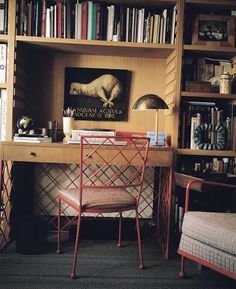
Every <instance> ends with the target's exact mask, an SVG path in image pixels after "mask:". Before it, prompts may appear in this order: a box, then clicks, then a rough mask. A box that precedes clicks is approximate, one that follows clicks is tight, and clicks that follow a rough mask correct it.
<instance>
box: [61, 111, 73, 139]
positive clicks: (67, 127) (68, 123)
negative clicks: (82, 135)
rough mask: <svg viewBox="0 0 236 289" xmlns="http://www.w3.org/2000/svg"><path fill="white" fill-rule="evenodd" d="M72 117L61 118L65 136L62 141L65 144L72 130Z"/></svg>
mask: <svg viewBox="0 0 236 289" xmlns="http://www.w3.org/2000/svg"><path fill="white" fill-rule="evenodd" d="M73 121H74V118H73V117H66V116H64V117H63V133H64V135H65V137H64V139H63V141H64V142H67V141H69V140H70V137H71V133H72V129H73Z"/></svg>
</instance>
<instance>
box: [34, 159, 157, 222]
mask: <svg viewBox="0 0 236 289" xmlns="http://www.w3.org/2000/svg"><path fill="white" fill-rule="evenodd" d="M107 174H108V175H109V172H107ZM78 178H79V168H78V166H77V165H67V164H35V180H34V184H35V185H34V211H35V213H36V214H43V215H48V216H52V222H53V223H54V226H55V227H56V221H57V217H56V216H57V194H58V190H59V189H65V188H68V187H76V186H77V184H78ZM157 197H158V196H157V193H156V192H154V168H152V167H148V168H147V169H146V172H145V178H144V184H143V193H142V198H141V199H140V206H139V208H140V209H139V213H140V217H141V218H144V219H152V218H155V217H156V216H155V214H153V204H154V203H155V202H157ZM62 214H63V215H65V216H74V215H75V212H74V211H73V209H71V208H70V209H69V208H67V207H66V206H65V205H64V207H62ZM90 215H91V214H90ZM53 216H54V217H53ZM105 216H109V217H116V216H117V214H106V215H105ZM124 217H135V216H134V213H133V212H132V211H131V212H126V213H124Z"/></svg>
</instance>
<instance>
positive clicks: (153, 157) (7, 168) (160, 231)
mask: <svg viewBox="0 0 236 289" xmlns="http://www.w3.org/2000/svg"><path fill="white" fill-rule="evenodd" d="M79 148H80V147H79V145H78V144H63V143H39V144H37V143H20V142H19V143H18V142H0V158H1V160H2V162H1V163H2V168H1V171H2V174H1V175H2V180H1V184H2V192H3V193H2V195H3V196H4V203H5V209H4V210H5V216H6V217H5V222H4V221H2V222H1V228H3V226H5V227H4V229H1V231H2V235H3V237H1V232H0V248H1V247H3V246H4V245H5V243H6V242H7V241H8V239H9V230H10V228H9V222H8V220H9V215H10V211H11V205H10V201H9V200H10V196H11V191H12V186H13V183H12V179H11V178H12V176H11V168H12V163H14V162H27V163H55V164H77V163H79ZM104 149H105V150H107V153H108V154H109V150H112V147H111V146H109V145H106V146H104ZM172 164H173V149H171V148H168V147H156V146H151V147H150V151H149V155H148V162H147V166H151V167H158V168H159V171H158V173H159V176H158V179H159V180H158V186H156V187H157V192H158V204H157V209H158V212H157V235H158V239H159V241H160V244H161V247H162V249H163V252H164V254H165V256H166V258H168V256H169V239H170V215H171V197H172ZM3 223H4V224H3ZM3 231H4V232H5V233H4V234H3ZM4 240H5V241H4Z"/></svg>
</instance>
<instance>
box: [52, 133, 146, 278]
mask: <svg viewBox="0 0 236 289" xmlns="http://www.w3.org/2000/svg"><path fill="white" fill-rule="evenodd" d="M148 150H149V139H148V138H144V137H143V138H138V137H128V138H127V137H125V138H124V137H119V139H117V138H116V137H104V136H102V137H101V136H99V137H97V136H96V138H94V136H82V137H81V141H80V163H79V170H80V178H79V184H78V188H68V189H66V190H60V191H59V194H58V248H57V252H58V253H60V251H61V249H60V228H61V222H60V214H61V201H62V202H65V203H66V204H67V205H69V206H71V207H72V208H74V209H75V210H76V212H77V214H78V219H77V231H76V240H75V248H74V259H73V266H72V272H71V275H70V276H71V278H73V279H75V278H77V276H76V263H77V251H78V243H79V233H80V223H81V216H82V214H84V213H87V212H89V213H91V212H92V213H97V214H103V213H114V212H117V213H119V234H118V235H119V237H118V247H120V246H121V220H122V212H124V211H129V210H134V211H135V213H136V228H137V237H138V248H139V258H140V268H141V269H142V268H143V257H142V247H141V239H140V229H139V217H138V206H139V200H140V195H141V191H142V183H143V178H144V170H145V166H146V161H147V155H148Z"/></svg>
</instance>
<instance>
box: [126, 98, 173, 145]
mask: <svg viewBox="0 0 236 289" xmlns="http://www.w3.org/2000/svg"><path fill="white" fill-rule="evenodd" d="M132 109H134V110H149V109H152V110H153V109H155V111H156V114H155V144H156V145H157V144H158V110H159V109H168V106H167V104H166V103H165V101H164V100H163V99H162V98H160V97H159V96H158V95H155V94H145V95H143V96H141V97H140V98H139V99H138V100H137V101H136V102H135V104H134V106H133V108H132Z"/></svg>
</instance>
